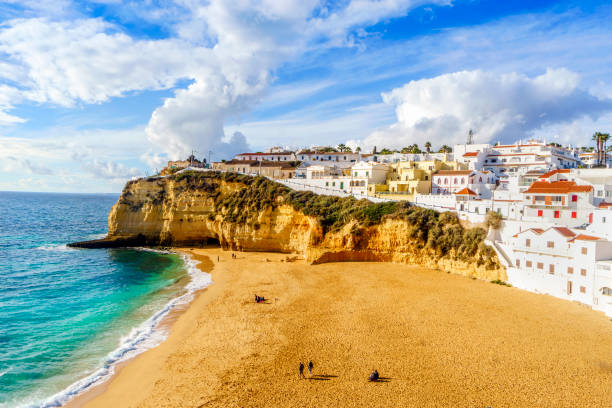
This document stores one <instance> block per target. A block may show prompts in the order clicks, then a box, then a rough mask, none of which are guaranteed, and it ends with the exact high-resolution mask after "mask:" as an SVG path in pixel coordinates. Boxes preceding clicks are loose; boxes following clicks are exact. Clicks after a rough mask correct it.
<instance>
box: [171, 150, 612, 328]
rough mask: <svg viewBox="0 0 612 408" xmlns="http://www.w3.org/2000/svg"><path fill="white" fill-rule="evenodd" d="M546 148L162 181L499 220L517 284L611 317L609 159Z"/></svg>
mask: <svg viewBox="0 0 612 408" xmlns="http://www.w3.org/2000/svg"><path fill="white" fill-rule="evenodd" d="M604 142H605V140H604V141H603V142H601V143H600V142H598V143H597V146H598V147H597V148H588V147H581V148H577V147H569V146H567V147H564V146H561V145H559V144H556V143H546V142H544V141H539V140H526V141H517V142H516V143H513V144H508V145H502V144H499V143H497V144H495V145H491V144H474V143H465V144H457V145H454V146H453V147H452V148H451V147H449V146H446V145H444V146H442V147H440V148H438V149H436V151H434V150H432V146H431V144H430V143H426V144H425V149H424V151H422V150H421V149H420V148H419V147H418V146H417V145H412V146H410V147H407V148H404V149H401V150H400V151H397V150H395V151H391V150H388V149H382V150H381V151H377V150H376V148H374V149H373V151H372V152H370V153H363V152H362V151H361V149H359V148H357V149H356V150H355V151H353V150H352V149H351V148H350V147H348V146H345V145H339V146H337V147H336V148H333V147H329V146H324V147H313V148H310V149H299V150H289V149H285V148H282V147H272V148H269V149H267V150H266V151H265V152H256V153H241V154H237V155H235V156H234V157H233V159H232V160H229V161H220V162H213V163H210V164H207V163H206V161H205V160H203V161H202V162H200V161H198V160H197V159H195V157H193V156H192V157H190V158H188V159H187V160H185V161H179V162H169V163H168V167H166V168H165V169H164V170H163V171H162V173H161V174H162V175H165V174H171V173H174V172H177V171H183V170H185V169H193V170H200V171H209V170H216V171H221V172H235V173H240V174H245V175H253V176H264V177H267V178H269V179H273V180H275V181H277V182H279V183H282V184H284V185H286V186H288V187H291V188H292V189H295V190H308V191H312V192H315V193H318V194H326V195H336V196H354V197H356V198H365V199H368V200H371V201H374V202H384V201H396V200H402V201H409V202H411V203H413V204H414V205H417V206H421V207H425V208H431V209H435V210H437V211H454V212H456V213H457V214H458V216H459V218H460V220H462V221H463V222H467V223H471V224H481V223H484V222H485V220H486V217H487V214H488V213H489V212H493V213H495V214H497V217H499V218H500V219H501V223H500V224H501V225H500V228H498V229H496V230H491V231H490V233H489V237H488V243H489V244H490V245H491V246H493V247H494V248H495V251H496V252H497V255H498V258H499V259H500V260H501V262H502V264H503V265H504V267H506V270H507V272H508V282H509V283H510V284H512V285H514V286H517V287H520V288H523V289H527V290H530V291H535V292H539V293H547V294H550V295H553V296H557V297H561V298H565V299H570V300H576V301H579V302H581V303H584V304H587V305H589V306H591V307H593V308H595V309H598V310H602V311H604V312H605V313H607V314H608V315H610V316H612V228H611V225H612V168H610V167H612V153H611V152H610V151H609V150H610V149H609V148H608V149H606V147H605V143H604Z"/></svg>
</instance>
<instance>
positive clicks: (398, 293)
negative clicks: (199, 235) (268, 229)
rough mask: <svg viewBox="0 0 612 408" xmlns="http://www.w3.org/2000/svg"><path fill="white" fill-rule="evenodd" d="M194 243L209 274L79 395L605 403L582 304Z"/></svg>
mask: <svg viewBox="0 0 612 408" xmlns="http://www.w3.org/2000/svg"><path fill="white" fill-rule="evenodd" d="M193 254H195V256H196V257H199V258H200V259H205V257H206V256H207V257H208V258H209V259H210V260H212V261H214V262H213V263H214V268H213V271H212V274H213V281H214V283H213V285H211V286H210V287H209V288H208V289H206V290H205V291H203V292H202V293H201V294H200V295H199V296H198V297H197V299H195V300H194V302H193V303H192V304H191V305H190V306H189V308H188V309H187V310H186V311H185V313H183V314H182V315H180V317H179V318H178V319H177V320H176V322H175V323H174V324H173V327H172V331H171V334H170V336H169V338H168V340H166V341H165V342H164V343H163V344H162V345H160V346H159V347H157V348H155V349H152V350H149V351H147V352H145V353H144V354H142V355H140V356H138V357H137V358H135V359H134V360H132V361H131V362H130V363H128V364H127V365H126V366H125V367H123V368H122V369H121V371H120V372H119V373H118V374H117V375H116V376H115V377H114V378H113V379H112V380H111V382H110V384H109V385H108V387H106V389H105V390H104V392H102V393H101V394H100V395H97V396H95V398H94V399H93V400H91V401H89V402H88V403H87V404H86V406H87V407H92V408H93V407H103V408H108V407H112V408H120V407H315V406H316V407H337V406H342V407H487V406H491V407H495V408H498V407H612V322H610V321H609V319H607V318H606V317H605V316H604V315H603V314H601V313H599V312H594V311H592V310H591V309H589V308H587V307H585V306H581V305H578V304H575V303H571V302H567V301H563V300H560V299H555V298H552V297H549V296H543V295H536V294H533V293H528V292H525V291H521V290H518V289H515V288H509V287H505V286H499V285H494V284H491V283H488V282H484V281H479V280H472V279H469V278H465V277H462V276H458V275H452V274H446V273H443V272H439V271H433V270H427V269H423V268H418V267H411V266H406V265H398V264H386V263H335V264H323V265H316V266H311V265H307V264H305V263H304V262H302V261H297V262H291V263H288V262H281V260H282V259H285V256H284V255H279V254H261V253H259V254H245V253H239V254H238V259H232V257H231V253H228V252H222V251H221V250H218V249H213V250H195V251H193ZM217 256H220V262H217ZM255 293H257V294H259V295H262V296H265V297H266V298H269V299H270V302H269V303H267V304H256V303H254V301H253V297H254V294H255ZM309 359H312V361H313V362H314V365H315V366H314V373H313V374H314V375H315V376H314V377H313V378H309V379H306V380H300V379H299V378H298V364H299V362H300V361H302V362H304V363H305V364H306V363H307V362H308V360H309ZM373 369H378V371H379V372H380V375H381V376H382V377H383V381H381V382H378V383H369V382H368V381H367V378H368V375H369V373H370V372H371V371H372V370H373ZM306 376H307V377H308V374H307V375H306Z"/></svg>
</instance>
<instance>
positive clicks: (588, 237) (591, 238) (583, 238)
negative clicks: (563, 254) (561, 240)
mask: <svg viewBox="0 0 612 408" xmlns="http://www.w3.org/2000/svg"><path fill="white" fill-rule="evenodd" d="M576 239H579V240H580V241H599V240H600V239H601V238H599V237H594V236H592V235H584V234H580V235H578V236H577V237H576V238H574V240H576Z"/></svg>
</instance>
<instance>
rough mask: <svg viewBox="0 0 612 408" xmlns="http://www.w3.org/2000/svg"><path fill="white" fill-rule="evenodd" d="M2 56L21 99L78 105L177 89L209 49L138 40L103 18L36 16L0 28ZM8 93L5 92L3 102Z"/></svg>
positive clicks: (62, 104)
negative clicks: (148, 91) (181, 80)
mask: <svg viewBox="0 0 612 408" xmlns="http://www.w3.org/2000/svg"><path fill="white" fill-rule="evenodd" d="M0 52H2V53H4V54H5V55H6V56H7V58H6V59H5V65H6V66H8V67H10V70H9V71H8V72H9V73H10V76H9V77H8V79H10V80H12V81H15V82H18V83H19V86H20V88H21V91H20V97H21V98H22V99H27V100H30V101H35V102H39V103H51V104H57V105H61V106H74V104H75V103H77V102H84V103H99V102H105V101H108V100H109V99H110V98H112V97H119V96H123V95H125V94H126V93H127V92H130V91H139V90H154V89H166V88H169V87H172V86H174V84H175V83H176V81H177V80H179V79H181V78H186V77H189V76H190V73H191V72H192V71H193V70H194V69H195V68H196V67H197V66H198V64H200V63H202V62H203V61H204V59H205V58H206V55H207V54H208V53H209V50H206V49H202V48H194V47H192V46H191V45H190V44H187V43H185V42H184V41H181V40H173V39H169V40H155V41H153V40H134V39H132V38H131V37H129V36H127V35H126V34H123V33H121V32H117V31H116V29H115V28H114V27H113V26H112V25H111V24H109V23H106V22H104V21H102V20H100V19H83V20H75V21H69V22H68V21H49V20H46V19H44V18H32V19H19V20H12V21H10V22H9V23H7V24H6V26H5V27H4V28H2V29H1V30H0ZM17 72H19V74H17ZM7 91H8V89H6V87H5V88H4V89H1V90H0V102H1V101H2V99H3V98H6V93H7ZM13 93H14V88H13ZM0 107H2V106H0ZM5 107H6V106H5Z"/></svg>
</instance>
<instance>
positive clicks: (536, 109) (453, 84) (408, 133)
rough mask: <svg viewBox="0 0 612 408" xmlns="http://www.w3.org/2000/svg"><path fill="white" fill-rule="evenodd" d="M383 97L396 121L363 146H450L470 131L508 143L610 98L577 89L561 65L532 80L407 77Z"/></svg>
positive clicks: (595, 112)
mask: <svg viewBox="0 0 612 408" xmlns="http://www.w3.org/2000/svg"><path fill="white" fill-rule="evenodd" d="M382 97H383V100H384V102H385V103H387V104H391V105H394V106H395V111H396V116H397V123H395V124H393V125H391V126H390V127H388V128H386V129H381V130H378V131H375V132H373V133H372V134H371V135H370V136H368V137H367V138H366V139H365V140H364V141H363V143H362V144H363V145H364V146H366V147H371V146H374V145H375V146H378V147H381V146H386V147H402V146H407V145H410V144H412V143H424V142H425V141H432V142H433V141H439V143H440V144H441V143H446V144H453V143H458V142H462V141H464V140H465V137H466V134H467V132H468V130H469V129H472V130H473V131H474V132H475V134H476V140H477V141H478V142H482V143H484V142H490V141H496V140H502V141H506V142H511V141H514V140H517V139H521V138H524V137H525V136H528V135H530V134H533V132H535V131H538V130H541V129H543V128H546V127H547V126H550V125H557V124H559V123H569V122H570V121H572V120H575V119H579V118H583V117H590V118H597V117H599V116H600V115H602V114H604V113H606V112H610V111H612V100H610V99H599V98H597V97H595V96H594V95H592V94H590V93H588V92H587V91H585V90H583V89H581V88H579V76H578V75H577V74H575V73H573V72H570V71H568V70H566V69H556V70H547V71H546V72H545V73H544V74H542V75H539V76H536V77H533V78H530V77H527V76H525V75H520V74H517V73H510V74H496V73H491V72H483V71H480V70H477V71H462V72H456V73H453V74H444V75H440V76H437V77H434V78H431V79H421V80H417V81H411V82H409V83H408V84H406V85H404V86H403V87H401V88H396V89H394V90H392V91H391V92H389V93H384V94H383V95H382ZM352 142H354V141H352Z"/></svg>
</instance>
